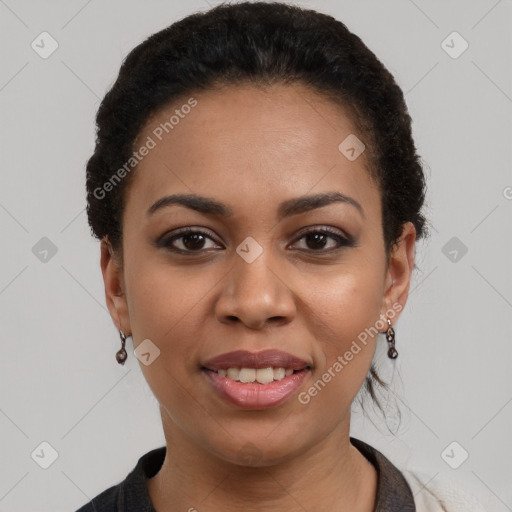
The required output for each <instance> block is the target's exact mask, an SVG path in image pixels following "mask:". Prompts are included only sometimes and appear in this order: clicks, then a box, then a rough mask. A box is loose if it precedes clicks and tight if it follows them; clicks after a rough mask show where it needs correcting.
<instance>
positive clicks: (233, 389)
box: [201, 350, 311, 409]
mask: <svg viewBox="0 0 512 512" xmlns="http://www.w3.org/2000/svg"><path fill="white" fill-rule="evenodd" d="M201 370H202V372H203V374H204V375H205V376H206V377H207V379H208V382H209V383H210V384H211V385H212V387H213V390H214V391H215V392H216V394H217V395H219V396H220V397H221V398H222V399H224V400H225V401H227V402H228V403H230V404H231V405H235V406H237V407H241V408H245V409H266V408H269V407H276V406H278V405H280V404H282V403H283V402H284V401H285V400H286V399H288V398H289V397H290V396H291V395H293V394H294V392H296V391H297V390H298V389H299V388H300V387H301V385H302V384H303V382H304V380H305V379H306V378H307V376H308V375H309V374H310V371H311V366H310V365H309V364H308V363H307V362H306V361H304V360H302V359H299V358H297V357H295V356H293V355H291V354H288V353H286V352H281V351H277V350H265V351H262V352H247V351H242V350H240V351H236V352H229V353H227V354H222V355H220V356H217V357H215V358H213V359H210V360H208V361H206V362H204V363H203V364H202V366H201Z"/></svg>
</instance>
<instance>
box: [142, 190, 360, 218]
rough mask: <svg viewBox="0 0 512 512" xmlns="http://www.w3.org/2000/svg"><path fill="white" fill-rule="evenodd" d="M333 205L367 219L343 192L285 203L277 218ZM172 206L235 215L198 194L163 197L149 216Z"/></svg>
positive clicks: (154, 205)
mask: <svg viewBox="0 0 512 512" xmlns="http://www.w3.org/2000/svg"><path fill="white" fill-rule="evenodd" d="M332 203H344V204H349V205H352V206H353V207H355V208H356V210H357V211H358V212H359V213H360V215H361V216H362V217H363V218H364V217H365V215H364V210H363V207H362V206H361V205H360V204H359V203H358V202H357V201H356V200H355V199H353V198H352V197H350V196H347V195H345V194H342V193H341V192H325V193H320V194H314V195H309V196H300V197H297V198H294V199H287V200H286V201H283V202H282V203H281V204H280V205H279V207H278V209H277V218H278V220H279V221H281V220H282V219H284V218H286V217H291V216H293V215H298V214H301V213H304V212H307V211H310V210H314V209H316V208H321V207H323V206H327V205H329V204H332ZM171 205H181V206H185V207H186V208H190V209H192V210H196V211H198V212H200V213H204V214H207V215H216V216H218V217H226V218H227V217H231V216H232V215H233V210H232V209H231V208H230V207H229V206H228V205H227V204H225V203H222V202H221V201H217V200H216V199H212V198H210V197H204V196H199V195H196V194H173V195H170V196H165V197H162V198H160V199H158V201H156V202H155V203H154V204H153V205H151V206H150V207H149V209H148V211H147V215H152V214H154V213H155V212H157V211H159V210H161V209H162V208H165V207H168V206H171Z"/></svg>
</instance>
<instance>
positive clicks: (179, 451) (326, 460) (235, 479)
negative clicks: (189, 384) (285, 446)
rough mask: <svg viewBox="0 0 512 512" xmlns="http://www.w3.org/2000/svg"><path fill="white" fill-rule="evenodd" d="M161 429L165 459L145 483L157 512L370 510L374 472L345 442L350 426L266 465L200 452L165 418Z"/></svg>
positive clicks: (375, 490)
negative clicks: (287, 456)
mask: <svg viewBox="0 0 512 512" xmlns="http://www.w3.org/2000/svg"><path fill="white" fill-rule="evenodd" d="M164 431H165V433H166V442H167V443H166V444H167V452H166V457H165V460H164V463H163V465H162V468H161V469H160V471H159V472H158V474H157V475H155V476H154V477H153V478H152V479H150V480H148V490H149V495H150V498H151V501H152V503H153V506H154V508H155V510H156V511H157V512H160V511H166V512H174V511H178V510H179V511H183V510H187V511H191V512H194V510H195V509H197V510H201V509H205V510H206V509H207V510H208V511H209V512H220V511H223V512H234V511H238V510H240V509H242V510H245V511H247V512H256V511H258V512H274V511H280V512H286V511H292V510H293V511H296V510H297V509H304V510H315V511H318V512H320V511H321V512H323V511H325V512H327V511H329V512H332V511H344V510H350V511H351V512H372V511H373V509H374V504H375V503H374V502H375V495H376V492H377V473H376V471H375V468H374V467H373V465H372V464H371V463H370V462H369V461H368V460H367V459H366V458H365V457H364V456H363V455H362V454H361V453H360V452H359V451H358V450H357V448H355V447H354V446H353V445H352V444H351V443H350V439H349V422H347V424H346V425H344V426H343V428H341V427H340V428H339V429H335V430H333V431H332V432H331V433H330V435H329V436H328V437H327V438H325V439H324V440H322V442H321V443H319V444H317V445H315V446H313V447H311V448H310V449H309V450H307V451H305V452H304V453H301V454H300V455H297V456H296V457H294V458H293V459H290V460H287V461H285V462H282V463H279V464H276V465H271V466H266V467H245V466H239V465H235V464H232V463H230V462H226V461H224V460H222V459H220V458H218V457H216V456H214V455H212V454H211V453H210V452H207V451H205V450H203V449H199V448H198V447H197V446H196V445H195V444H194V443H193V442H192V441H191V440H190V438H187V437H186V436H185V435H184V434H183V432H182V431H181V430H180V429H179V428H178V427H177V426H176V425H175V424H174V423H172V422H171V421H170V420H169V418H166V419H165V420H164Z"/></svg>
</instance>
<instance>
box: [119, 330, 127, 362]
mask: <svg viewBox="0 0 512 512" xmlns="http://www.w3.org/2000/svg"><path fill="white" fill-rule="evenodd" d="M119 336H120V338H121V345H122V346H121V349H120V350H118V351H117V352H116V360H117V362H118V363H119V364H121V365H123V364H124V363H125V362H126V359H127V358H128V354H127V353H126V350H125V348H124V345H125V343H126V336H125V335H124V332H123V331H121V330H119Z"/></svg>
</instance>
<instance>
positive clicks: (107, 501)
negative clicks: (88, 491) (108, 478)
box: [76, 484, 122, 512]
mask: <svg viewBox="0 0 512 512" xmlns="http://www.w3.org/2000/svg"><path fill="white" fill-rule="evenodd" d="M121 485H122V484H117V485H113V486H112V487H109V488H108V489H106V490H105V491H103V492H102V493H100V494H98V495H97V496H96V497H95V498H94V499H93V500H92V501H90V502H89V503H86V504H85V505H83V506H82V507H80V508H79V509H78V510H77V511H76V512H117V511H118V502H119V494H120V490H121Z"/></svg>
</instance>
